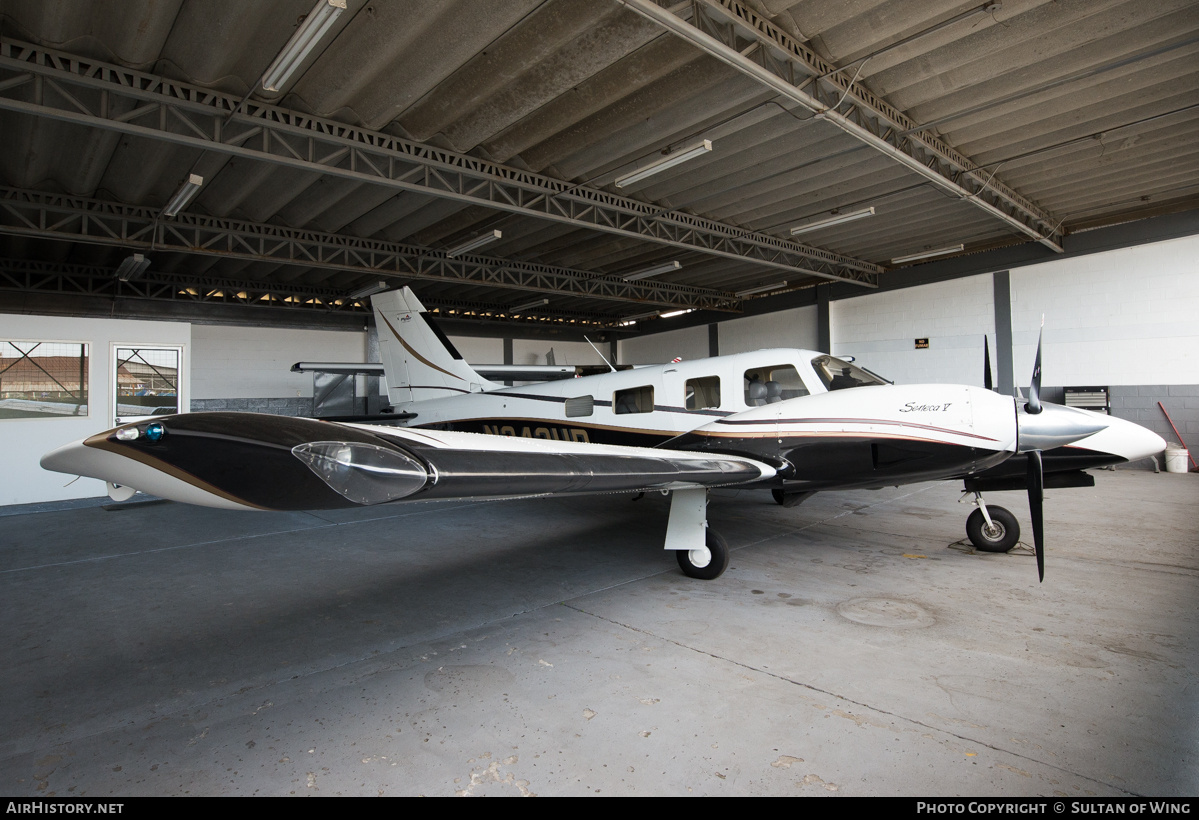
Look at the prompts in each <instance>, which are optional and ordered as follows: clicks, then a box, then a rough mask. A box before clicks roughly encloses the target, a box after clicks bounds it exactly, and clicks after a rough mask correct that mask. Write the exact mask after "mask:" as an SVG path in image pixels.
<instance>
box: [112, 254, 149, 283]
mask: <svg viewBox="0 0 1199 820" xmlns="http://www.w3.org/2000/svg"><path fill="white" fill-rule="evenodd" d="M148 267H150V260H149V259H147V258H146V257H145V256H143V255H142V254H140V253H135V254H133V255H132V256H126V257H125V258H124V259H122V260H121V264H119V265H117V278H118V279H120V280H121V281H122V282H128V281H129V280H130V279H132V278H133V277H135V276H141V275H142V272H143V271H145V269H146V268H148Z"/></svg>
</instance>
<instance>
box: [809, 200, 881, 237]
mask: <svg viewBox="0 0 1199 820" xmlns="http://www.w3.org/2000/svg"><path fill="white" fill-rule="evenodd" d="M868 216H874V206H873V205H872V206H870V207H869V208H863V209H861V210H860V211H850V212H849V213H846V214H833V215H832V216H830V217H828V218H827V219H817V220H816V221H815V222H808V223H806V224H804V225H796V226H795V227H794V228H792V229H791V235H792V236H795V235H796V234H801V233H807V232H808V231H814V230H816V229H817V228H829V227H832V226H833V225H842V224H844V223H846V222H853V221H854V220H855V219H864V218H865V217H868Z"/></svg>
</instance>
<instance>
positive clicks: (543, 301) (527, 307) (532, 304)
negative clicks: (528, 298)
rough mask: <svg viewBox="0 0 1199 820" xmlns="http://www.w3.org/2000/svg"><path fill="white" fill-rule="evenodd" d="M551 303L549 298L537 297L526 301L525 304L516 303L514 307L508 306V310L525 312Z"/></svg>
mask: <svg viewBox="0 0 1199 820" xmlns="http://www.w3.org/2000/svg"><path fill="white" fill-rule="evenodd" d="M549 303H550V300H549V299H536V300H534V301H532V302H525V303H524V304H523V305H516V306H514V307H510V308H507V310H506V312H507V313H524V312H525V311H526V310H531V309H533V308H536V307H541V306H542V305H548V304H549Z"/></svg>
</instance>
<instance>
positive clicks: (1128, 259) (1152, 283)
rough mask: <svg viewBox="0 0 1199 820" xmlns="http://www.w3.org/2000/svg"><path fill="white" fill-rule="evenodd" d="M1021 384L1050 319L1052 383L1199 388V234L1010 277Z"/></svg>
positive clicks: (1045, 368)
mask: <svg viewBox="0 0 1199 820" xmlns="http://www.w3.org/2000/svg"><path fill="white" fill-rule="evenodd" d="M1011 283H1012V346H1013V351H1012V359H1013V367H1014V368H1015V371H1016V373H1015V383H1016V384H1025V383H1026V382H1027V381H1028V374H1030V373H1031V372H1032V365H1033V358H1034V357H1035V355H1036V345H1037V331H1038V329H1039V327H1040V323H1041V314H1044V315H1045V345H1044V350H1043V354H1042V361H1041V371H1042V373H1043V377H1044V379H1045V383H1046V384H1057V385H1159V384H1196V383H1199V236H1190V237H1186V238H1183V239H1174V240H1170V241H1168V242H1157V243H1154V244H1152V245H1140V246H1137V247H1134V248H1122V249H1120V250H1115V251H1108V252H1106V253H1098V254H1092V255H1090V256H1083V257H1078V258H1075V259H1062V260H1060V261H1054V262H1046V263H1043V264H1040V265H1032V266H1029V267H1026V268H1018V269H1016V270H1013V271H1012V273H1011Z"/></svg>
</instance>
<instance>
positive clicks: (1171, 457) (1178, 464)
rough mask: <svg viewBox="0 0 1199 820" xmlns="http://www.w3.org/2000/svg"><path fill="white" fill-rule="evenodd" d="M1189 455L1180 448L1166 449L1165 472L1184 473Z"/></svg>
mask: <svg viewBox="0 0 1199 820" xmlns="http://www.w3.org/2000/svg"><path fill="white" fill-rule="evenodd" d="M1189 457H1190V456H1189V454H1188V453H1187V451H1186V450H1184V449H1183V448H1181V447H1167V448H1166V472H1167V473H1185V472H1186V471H1187V469H1188V466H1187V461H1188V459H1189Z"/></svg>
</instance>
